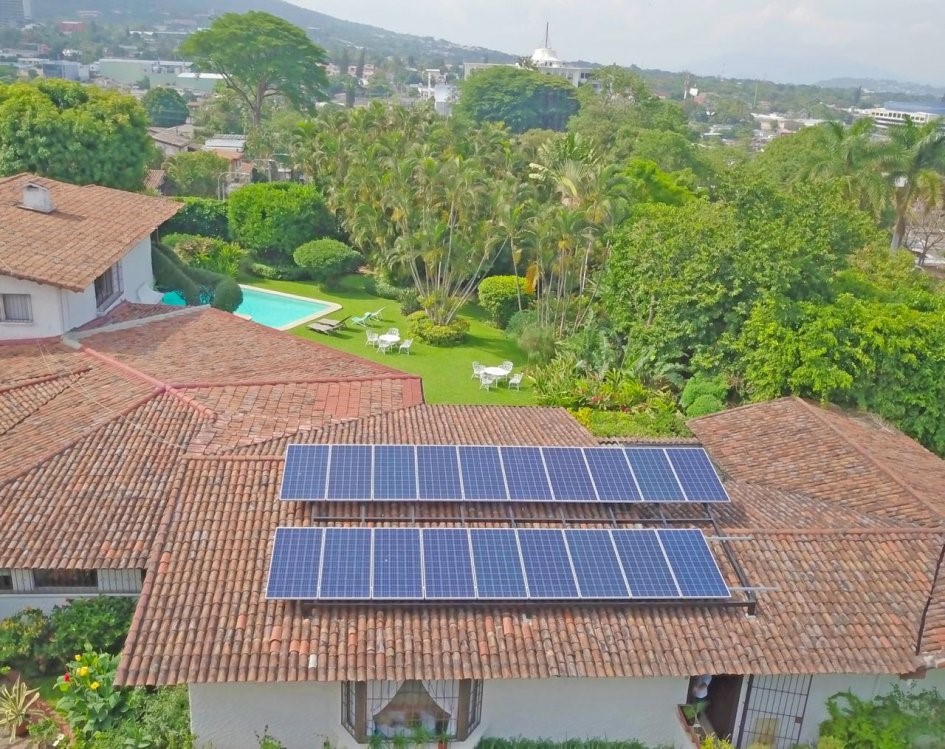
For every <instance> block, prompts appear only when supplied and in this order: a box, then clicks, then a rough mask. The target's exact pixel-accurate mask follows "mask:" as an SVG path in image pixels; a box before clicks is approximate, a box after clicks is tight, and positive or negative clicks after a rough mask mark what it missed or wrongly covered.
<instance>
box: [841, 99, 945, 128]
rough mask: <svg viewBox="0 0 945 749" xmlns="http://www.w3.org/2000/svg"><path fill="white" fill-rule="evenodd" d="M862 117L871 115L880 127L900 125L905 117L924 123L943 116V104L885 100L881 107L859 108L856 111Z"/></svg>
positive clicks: (944, 112) (917, 123)
mask: <svg viewBox="0 0 945 749" xmlns="http://www.w3.org/2000/svg"><path fill="white" fill-rule="evenodd" d="M856 113H857V114H859V115H860V116H862V117H871V118H872V119H873V121H874V122H876V124H877V125H879V126H880V127H889V126H890V125H901V124H902V123H903V122H905V121H906V119H907V118H908V119H910V120H912V121H913V122H914V123H915V124H916V125H924V124H925V123H926V122H930V121H931V120H937V119H942V118H945V105H942V104H927V103H924V102H909V101H887V102H886V103H885V104H883V106H881V107H874V108H873V109H860V110H857V112H856Z"/></svg>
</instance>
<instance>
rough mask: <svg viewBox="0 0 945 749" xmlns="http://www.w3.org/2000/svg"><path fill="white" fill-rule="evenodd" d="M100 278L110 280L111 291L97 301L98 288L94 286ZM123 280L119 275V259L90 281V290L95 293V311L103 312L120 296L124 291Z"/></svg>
mask: <svg viewBox="0 0 945 749" xmlns="http://www.w3.org/2000/svg"><path fill="white" fill-rule="evenodd" d="M102 278H108V279H109V280H110V283H111V286H112V293H111V294H109V295H108V296H107V297H104V298H103V299H102V300H101V301H99V298H98V289H97V288H95V287H96V285H97V284H98V282H99V279H102ZM123 281H124V279H123V278H122V275H121V261H120V260H119V261H118V262H117V263H115V264H114V265H113V266H111V267H110V268H108V270H106V271H105V272H104V273H102V274H101V275H100V276H98V277H97V278H96V279H95V281H93V282H92V292H93V293H94V294H95V310H96V311H97V312H104V311H105V310H107V309H108V308H109V307H111V306H112V305H113V304H114V303H115V302H116V301H117V300H118V299H119V298H120V297H121V295H122V292H123V291H124V284H123Z"/></svg>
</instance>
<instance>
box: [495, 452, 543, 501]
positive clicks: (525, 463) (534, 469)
mask: <svg viewBox="0 0 945 749" xmlns="http://www.w3.org/2000/svg"><path fill="white" fill-rule="evenodd" d="M502 463H503V464H504V465H505V483H506V484H507V485H508V487H509V497H511V498H512V499H521V500H540V501H545V500H549V499H551V488H550V487H549V486H548V474H546V473H545V464H544V462H543V461H542V459H541V449H540V448H537V447H503V448H502Z"/></svg>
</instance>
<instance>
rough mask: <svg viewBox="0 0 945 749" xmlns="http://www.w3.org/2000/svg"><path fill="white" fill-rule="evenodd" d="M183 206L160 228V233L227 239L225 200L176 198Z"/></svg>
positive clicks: (227, 220) (227, 219)
mask: <svg viewBox="0 0 945 749" xmlns="http://www.w3.org/2000/svg"><path fill="white" fill-rule="evenodd" d="M178 200H179V201H180V202H181V203H183V204H184V207H183V208H181V209H180V210H179V211H178V212H177V214H176V215H175V216H174V217H173V218H171V219H169V220H168V221H165V222H164V224H163V225H162V226H161V232H162V233H168V234H169V233H180V234H195V235H198V236H201V237H216V238H217V239H229V236H230V235H229V228H228V222H229V218H228V216H227V205H226V201H225V200H211V199H209V198H178Z"/></svg>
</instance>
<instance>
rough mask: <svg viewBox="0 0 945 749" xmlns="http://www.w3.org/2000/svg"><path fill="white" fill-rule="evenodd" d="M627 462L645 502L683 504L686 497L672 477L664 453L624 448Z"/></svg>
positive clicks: (658, 450)
mask: <svg viewBox="0 0 945 749" xmlns="http://www.w3.org/2000/svg"><path fill="white" fill-rule="evenodd" d="M625 452H626V453H627V460H629V461H630V467H631V468H633V474H634V476H636V477H637V484H639V485H640V492H641V493H642V494H643V499H644V501H646V502H685V501H686V497H685V495H684V494H683V492H682V489H680V488H679V482H678V481H676V477H675V476H674V475H673V469H672V468H671V467H670V465H669V460H667V458H666V453H664V452H663V451H662V450H661V449H657V448H645V447H628V448H625Z"/></svg>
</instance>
